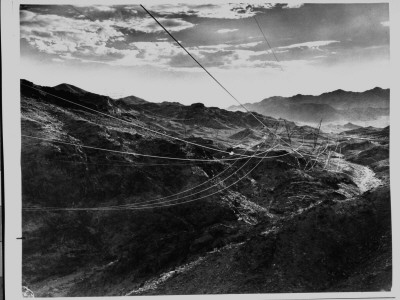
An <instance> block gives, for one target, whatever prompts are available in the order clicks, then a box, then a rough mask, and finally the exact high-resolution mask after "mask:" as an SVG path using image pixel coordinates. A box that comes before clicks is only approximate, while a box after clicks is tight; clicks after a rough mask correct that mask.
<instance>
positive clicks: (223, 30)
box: [217, 29, 239, 33]
mask: <svg viewBox="0 0 400 300" xmlns="http://www.w3.org/2000/svg"><path fill="white" fill-rule="evenodd" d="M238 30H239V29H219V30H217V33H229V32H235V31H238Z"/></svg>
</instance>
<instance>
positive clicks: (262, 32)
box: [253, 16, 283, 72]
mask: <svg viewBox="0 0 400 300" xmlns="http://www.w3.org/2000/svg"><path fill="white" fill-rule="evenodd" d="M253 18H254V20H255V21H256V23H257V26H258V28H259V29H260V31H261V34H262V35H263V37H264V39H265V41H266V42H267V45H268V47H269V49H270V50H271V52H272V54H273V56H274V57H275V60H276V62H277V63H278V65H279V67H280V68H281V70H282V72H283V68H282V65H281V62H280V61H279V59H278V57H277V56H276V55H275V52H274V50H273V49H272V47H271V45H270V43H269V42H268V39H267V36H266V35H265V34H264V31H263V30H262V29H261V26H260V23H258V20H257V18H256V16H254V17H253Z"/></svg>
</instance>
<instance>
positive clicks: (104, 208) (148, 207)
mask: <svg viewBox="0 0 400 300" xmlns="http://www.w3.org/2000/svg"><path fill="white" fill-rule="evenodd" d="M265 158H267V157H266V155H265V156H264V158H263V159H260V161H259V162H258V163H257V164H256V165H255V166H254V167H253V168H252V169H251V170H250V171H249V172H247V173H246V174H245V175H243V176H242V177H241V178H239V179H238V180H236V181H235V182H233V183H232V184H230V185H228V186H226V187H224V188H222V189H221V190H218V191H217V192H214V193H212V194H209V195H206V196H202V197H199V198H196V199H191V200H187V201H184V202H179V203H170V204H164V205H149V206H146V207H144V206H143V207H132V208H121V207H119V208H111V207H102V208H100V207H97V208H52V209H48V208H47V209H44V208H38V207H31V208H27V207H25V208H23V210H26V211H34V210H36V211H37V210H39V211H43V210H47V211H78V210H79V211H91V210H100V211H102V210H143V209H153V208H164V207H171V206H177V205H182V204H186V203H190V202H195V201H199V200H202V199H204V198H207V197H210V196H213V195H216V194H218V193H220V192H222V191H224V190H226V189H228V188H230V187H231V186H233V185H235V184H237V183H238V182H240V181H241V180H243V179H244V178H246V177H247V176H248V175H249V174H250V173H251V172H253V171H254V170H255V169H256V168H257V167H258V166H259V165H260V163H261V162H262V161H263V160H264V159H265Z"/></svg>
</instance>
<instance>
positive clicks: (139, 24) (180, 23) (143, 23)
mask: <svg viewBox="0 0 400 300" xmlns="http://www.w3.org/2000/svg"><path fill="white" fill-rule="evenodd" d="M157 20H158V21H159V22H160V23H161V24H162V25H163V26H165V28H167V29H168V30H169V31H171V32H177V31H182V30H185V29H188V28H192V27H194V26H195V24H193V23H190V22H188V21H185V20H182V19H180V18H174V19H168V18H157ZM115 25H117V26H119V27H122V28H126V29H133V30H136V31H140V32H145V33H154V32H162V31H164V30H163V29H162V28H161V27H160V25H158V24H157V23H156V22H155V21H154V20H153V19H152V18H150V17H145V18H138V17H133V18H130V19H128V20H120V21H116V22H115Z"/></svg>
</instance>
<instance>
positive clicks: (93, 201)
mask: <svg viewBox="0 0 400 300" xmlns="http://www.w3.org/2000/svg"><path fill="white" fill-rule="evenodd" d="M381 92H382V91H380V90H375V91H374V92H371V94H374V93H375V94H374V95H376V94H380V93H381ZM382 93H386V92H385V91H383V92H382ZM342 94H343V93H342ZM334 97H336V98H334ZM334 97H333V96H332V97H331V98H329V99H330V100H329V101H331V102H332V103H334V104H337V105H338V106H340V107H341V108H342V109H346V107H345V103H346V99H347V97H348V95H347V94H345V95H342V96H340V95H339V96H338V95H335V96H334ZM371 97H372V96H371ZM374 97H375V96H374ZM376 97H378V96H376ZM379 97H380V96H379ZM383 98H384V97H383ZM383 98H382V99H383ZM333 99H334V100H333ZM357 99H358V98H357ZM371 99H372V100H371V101H370V102H371V103H370V105H371V107H373V108H372V110H373V111H374V114H375V113H376V111H377V110H378V109H381V108H380V107H374V104H373V103H378V102H379V101H376V98H371ZM374 99H375V100H374ZM358 101H360V100H358ZM385 101H386V100H385V99H383V100H382V103H386V102H385ZM320 105H324V104H320ZM385 105H386V104H385ZM375 106H376V105H375ZM354 109H356V108H354ZM357 109H358V108H357ZM385 109H386V108H385ZM387 109H388V106H387ZM296 111H298V112H299V115H302V114H301V111H299V110H297V109H296ZM261 113H264V112H261ZM261 113H258V112H254V113H249V112H242V111H230V110H224V109H220V108H217V107H206V106H204V105H203V104H202V103H195V104H192V105H188V106H185V105H182V104H180V103H175V102H162V103H152V102H148V101H146V100H144V99H140V98H137V97H134V96H131V97H125V98H121V99H112V98H110V97H107V96H102V95H97V94H93V93H90V92H87V91H85V90H82V89H80V88H78V87H74V86H72V85H68V84H62V85H58V86H55V87H42V86H38V85H35V84H34V83H32V82H29V81H26V80H21V128H22V153H21V169H22V201H23V203H22V205H23V212H22V217H23V224H22V228H23V236H24V237H25V238H26V239H25V240H24V241H23V286H24V287H26V288H28V289H29V290H31V291H32V293H33V294H34V295H35V296H36V297H56V296H57V297H64V296H124V295H126V296H129V295H185V294H186V295H187V294H231V293H232V294H238V293H292V292H331V291H349V292H355V291H357V292H360V291H381V290H386V291H389V290H391V284H392V253H391V204H390V174H389V133H390V132H389V131H390V127H389V126H387V127H384V128H377V127H363V126H359V125H355V124H352V123H349V124H347V125H345V126H347V127H346V128H342V129H344V130H339V129H335V130H332V131H324V130H321V128H318V122H319V120H320V119H321V118H322V117H321V116H319V115H318V114H317V113H315V114H314V115H315V116H316V117H315V118H316V119H315V120H317V122H316V124H315V126H310V125H300V124H299V123H298V121H299V119H296V118H290V116H289V115H287V116H286V117H287V118H285V117H284V116H281V117H278V116H277V115H272V116H267V115H266V114H261ZM304 118H306V116H305V117H304ZM311 123H312V122H311ZM322 129H323V128H322Z"/></svg>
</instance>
